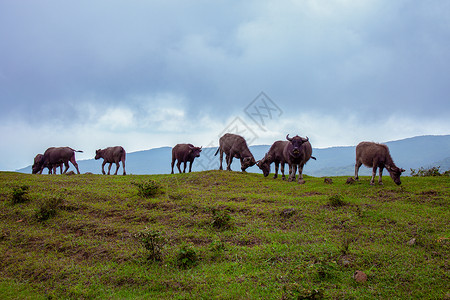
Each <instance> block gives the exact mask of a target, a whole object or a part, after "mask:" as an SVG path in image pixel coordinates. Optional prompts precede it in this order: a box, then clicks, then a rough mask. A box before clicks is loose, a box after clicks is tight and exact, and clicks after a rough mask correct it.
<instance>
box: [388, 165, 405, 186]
mask: <svg viewBox="0 0 450 300" xmlns="http://www.w3.org/2000/svg"><path fill="white" fill-rule="evenodd" d="M386 169H387V170H388V172H389V175H390V176H391V178H392V180H394V182H395V184H396V185H400V184H402V182H401V181H400V175H402V173H403V172H405V170H404V169H400V168H398V167H395V166H394V167H392V166H386Z"/></svg>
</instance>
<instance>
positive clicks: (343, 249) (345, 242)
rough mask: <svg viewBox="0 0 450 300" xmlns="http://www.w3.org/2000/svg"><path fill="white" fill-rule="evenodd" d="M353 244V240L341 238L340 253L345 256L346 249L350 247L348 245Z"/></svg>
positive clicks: (347, 237) (347, 236) (346, 236)
mask: <svg viewBox="0 0 450 300" xmlns="http://www.w3.org/2000/svg"><path fill="white" fill-rule="evenodd" d="M352 242H354V239H353V238H352V237H351V236H349V235H344V236H343V237H342V245H341V253H342V254H343V255H346V254H347V253H348V249H349V247H350V244H351V243H352Z"/></svg>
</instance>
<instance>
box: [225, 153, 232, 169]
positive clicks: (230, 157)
mask: <svg viewBox="0 0 450 300" xmlns="http://www.w3.org/2000/svg"><path fill="white" fill-rule="evenodd" d="M226 161H227V171H231V163H232V162H233V154H232V153H229V154H227V156H226Z"/></svg>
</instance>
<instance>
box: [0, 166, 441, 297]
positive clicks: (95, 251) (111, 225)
mask: <svg viewBox="0 0 450 300" xmlns="http://www.w3.org/2000/svg"><path fill="white" fill-rule="evenodd" d="M332 179H333V182H334V183H333V184H325V183H324V179H323V178H313V177H306V184H305V185H298V184H297V183H289V182H285V181H281V180H280V179H277V180H273V179H272V178H270V177H268V178H264V177H263V176H262V175H260V174H250V173H248V174H242V173H238V172H227V171H207V172H197V173H191V174H175V175H151V176H145V175H142V176H138V175H132V176H128V175H127V176H101V175H74V176H66V175H57V176H48V175H41V176H39V175H28V174H19V173H8V172H0V205H1V210H0V218H1V223H0V295H1V298H2V299H27V298H28V299H48V298H78V299H87V298H89V299H92V298H93V299H105V298H112V299H127V298H128V299H136V298H138V299H139V298H141V299H148V298H155V299H173V298H175V299H297V297H298V298H301V297H310V298H309V299H313V297H316V299H317V298H320V297H324V298H327V299H328V298H335V299H342V298H346V299H352V298H358V299H360V298H379V299H386V298H389V299H395V298H398V299H404V298H417V299H442V298H449V297H450V294H449V293H450V291H449V290H448V286H449V285H448V284H449V265H448V261H449V260H448V259H449V253H450V251H449V250H450V249H449V248H450V239H449V238H450V228H449V222H448V220H450V210H449V199H450V191H449V187H450V180H449V177H433V178H418V177H407V178H403V179H402V181H403V184H402V186H400V187H398V186H395V185H394V183H393V182H392V180H391V179H390V178H389V177H385V178H384V186H370V185H369V178H368V177H362V180H361V182H360V183H355V184H352V185H348V184H345V181H346V177H333V178H332ZM23 186H25V187H23ZM158 186H159V187H161V189H160V190H159V191H158V190H157V187H158ZM22 187H23V188H22ZM146 191H156V192H157V194H156V196H155V197H148V198H147V197H144V195H143V194H142V193H139V192H146ZM408 242H409V243H408ZM152 243H153V244H152ZM356 270H360V271H362V272H364V273H365V274H367V281H365V282H356V281H355V279H354V278H353V274H354V272H355V271H356Z"/></svg>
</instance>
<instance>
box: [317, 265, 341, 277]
mask: <svg viewBox="0 0 450 300" xmlns="http://www.w3.org/2000/svg"><path fill="white" fill-rule="evenodd" d="M314 267H315V269H316V271H317V276H318V277H319V279H331V278H333V277H335V275H334V272H335V270H336V262H334V261H331V262H327V261H320V262H318V263H316V264H315V265H314Z"/></svg>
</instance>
